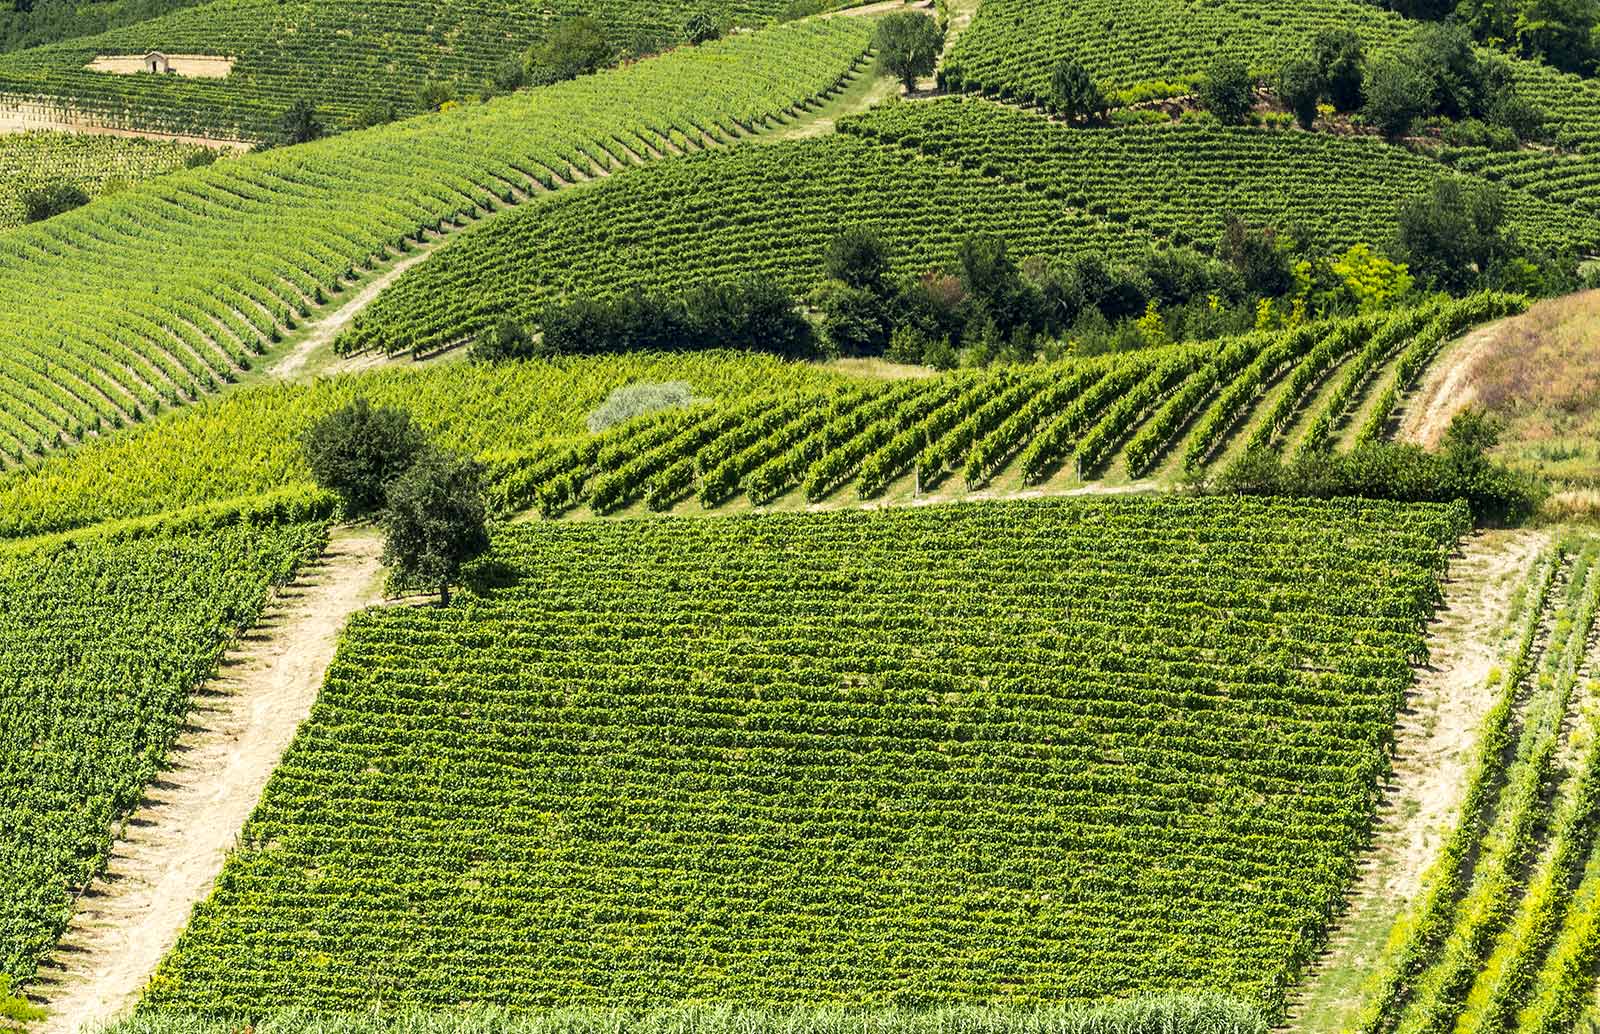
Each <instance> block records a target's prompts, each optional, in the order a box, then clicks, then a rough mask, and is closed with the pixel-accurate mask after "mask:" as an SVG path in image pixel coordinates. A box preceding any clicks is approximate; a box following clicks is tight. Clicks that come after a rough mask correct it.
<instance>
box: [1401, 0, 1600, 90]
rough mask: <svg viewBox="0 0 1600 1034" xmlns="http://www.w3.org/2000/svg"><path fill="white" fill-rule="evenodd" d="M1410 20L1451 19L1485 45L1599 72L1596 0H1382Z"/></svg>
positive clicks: (1569, 68)
mask: <svg viewBox="0 0 1600 1034" xmlns="http://www.w3.org/2000/svg"><path fill="white" fill-rule="evenodd" d="M1382 2H1383V4H1384V6H1386V7H1388V8H1389V9H1390V10H1392V11H1396V12H1398V13H1399V14H1402V15H1405V16H1406V17H1407V18H1416V19H1419V20H1422V21H1431V22H1443V21H1449V22H1451V23H1453V24H1456V25H1459V26H1461V27H1462V28H1463V29H1465V30H1466V31H1468V32H1469V33H1471V35H1472V37H1473V38H1474V39H1476V40H1477V41H1478V42H1480V43H1487V44H1491V45H1494V46H1500V47H1504V48H1506V49H1508V50H1511V51H1512V52H1513V53H1516V54H1519V55H1521V56H1522V57H1527V58H1537V59H1540V60H1543V61H1546V62H1548V63H1549V64H1552V65H1554V66H1555V67H1557V68H1559V69H1561V70H1563V71H1566V72H1575V73H1577V74H1579V75H1592V74H1594V72H1595V71H1596V70H1597V69H1600V3H1596V2H1595V0H1382Z"/></svg>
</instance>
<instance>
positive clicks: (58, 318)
mask: <svg viewBox="0 0 1600 1034" xmlns="http://www.w3.org/2000/svg"><path fill="white" fill-rule="evenodd" d="M869 32H870V27H869V26H866V25H864V24H863V23H862V21H861V19H854V18H840V19H834V20H830V21H823V22H808V23H800V24H796V25H791V26H784V27H781V28H776V29H771V30H768V31H765V32H761V33H754V34H743V35H739V36H736V37H733V38H731V39H729V40H727V41H724V42H720V43H711V44H706V45H705V46H703V47H699V48H690V49H684V50H681V51H678V52H675V53H673V54H671V55H668V56H666V57H663V58H661V59H659V60H654V61H649V62H642V63H639V64H637V65H633V66H631V67H628V68H625V69H621V70H617V71H614V72H604V73H601V74H599V75H595V76H588V77H585V78H583V79H582V80H579V81H576V82H573V83H568V84H564V85H561V86H555V87H549V88H544V89H539V90H530V91H526V92H524V93H520V94H517V95H515V96H512V97H507V98H504V99H502V100H497V101H494V102H492V103H490V104H487V105H483V106H480V107H476V108H472V109H470V110H460V111H453V112H447V113H444V114H440V115H435V116H429V117H424V118H421V119H418V120H414V121H410V122H407V123H404V124H402V125H397V126H393V127H387V128H384V129H379V130H376V131H373V132H370V133H361V134H349V135H346V136H343V137H338V138H335V139H332V140H325V141H319V142H317V143H313V144H309V145H306V146H303V147H299V148H294V149H285V150H279V151H270V152H267V153H265V154H260V155H252V156H249V157H244V158H239V159H236V160H230V161H227V162H223V163H220V164H218V165H215V166H212V167H210V168H207V169H201V170H196V171H192V172H185V173H179V174H175V175H173V176H169V177H164V178H162V179H161V180H159V181H155V182H152V183H150V184H147V185H145V186H144V187H142V188H139V189H132V190H128V191H124V192H122V193H120V194H118V195H116V196H115V197H112V198H108V199H105V200H103V201H100V202H96V203H93V204H91V205H89V206H87V207H85V208H83V209H80V210H78V211H76V212H72V213H68V214H67V215H64V216H60V217H57V218H56V219H53V220H50V221H49V222H48V223H46V224H44V225H41V226H38V227H25V228H21V229H18V230H14V231H12V232H10V233H8V234H6V235H5V237H4V239H3V240H0V462H9V463H15V462H18V461H21V460H23V459H25V458H28V457H30V456H34V455H38V454H40V453H42V452H44V451H46V450H49V449H51V448H54V447H57V446H60V445H62V444H68V443H70V442H72V441H74V440H81V439H83V438H84V437H86V436H88V435H91V434H93V433H95V432H98V431H100V430H102V429H104V428H106V427H108V426H110V427H115V426H118V425H122V424H127V423H130V422H135V421H138V420H140V419H142V418H144V417H147V416H149V415H150V414H152V413H154V412H156V411H157V410H160V409H164V408H169V407H172V406H176V405H180V404H183V403H187V402H191V401H194V400H196V399H199V398H200V397H202V396H204V395H206V394H208V393H210V392H213V391H216V390H219V389H220V388H222V387H223V386H225V385H226V384H228V383H230V382H232V381H234V380H236V379H237V377H238V376H239V374H240V372H241V371H243V370H245V369H249V368H251V367H253V366H254V365H256V364H258V363H260V362H262V361H263V360H262V356H263V355H264V354H266V353H267V352H269V351H270V350H271V348H272V345H273V343H274V342H275V341H277V340H279V339H280V338H281V337H282V335H283V334H284V332H285V331H286V330H287V329H288V328H291V327H293V326H295V325H296V324H297V323H298V322H299V321H301V320H303V319H305V318H306V317H307V315H308V314H309V313H310V312H311V311H312V309H313V308H314V307H315V306H317V305H318V304H320V303H322V302H323V301H325V300H327V299H330V298H333V297H336V296H338V295H340V294H342V293H344V292H346V291H348V290H349V287H350V283H351V281H352V278H354V277H356V276H358V275H360V274H361V273H362V272H363V271H365V270H367V269H370V268H371V267H372V266H373V264H374V262H375V260H377V259H380V258H384V257H388V256H392V255H394V254H396V253H404V252H405V251H407V250H409V249H410V248H411V247H412V246H413V245H414V243H415V242H416V241H418V240H421V239H424V238H425V237H426V236H427V235H429V234H432V233H436V232H438V231H440V230H441V229H445V228H447V227H448V226H449V225H450V224H452V223H453V222H458V221H464V220H467V219H469V218H470V217H471V216H473V215H474V214H477V213H481V212H483V211H485V210H489V209H493V208H496V207H500V206H503V205H505V204H508V203H510V202H512V201H515V200H516V199H517V198H519V197H520V196H522V195H524V194H527V193H530V192H538V191H541V190H544V189H546V188H547V187H551V186H559V185H560V184H561V183H563V182H565V181H568V180H572V179H581V178H584V177H586V176H590V175H595V174H599V173H602V172H603V171H604V170H606V169H608V168H611V167H616V166H620V165H623V164H626V163H630V162H634V161H641V160H645V157H646V156H648V155H650V154H652V153H659V152H660V151H671V150H683V149H696V148H698V147H701V146H704V145H705V144H707V143H709V142H713V141H715V140H728V139H733V138H737V137H740V136H744V135H748V134H749V133H751V132H753V131H756V130H757V129H759V128H760V127H761V126H763V125H764V124H766V123H768V122H769V121H770V120H772V119H775V118H779V117H788V116H787V115H786V113H789V112H792V110H793V109H795V108H796V106H797V105H801V104H804V103H807V102H808V101H810V100H812V99H814V98H817V97H819V96H820V95H823V94H825V93H829V92H830V91H833V90H835V89H837V88H838V87H839V85H840V83H841V82H842V81H843V80H844V79H845V77H846V76H847V74H848V73H849V72H850V70H851V69H852V68H853V67H854V66H855V65H856V64H857V63H858V62H859V61H860V59H861V57H862V55H863V52H864V51H865V49H866V46H867V37H868V33H869ZM731 62H732V63H737V64H738V65H739V67H740V69H741V75H740V76H738V77H730V76H728V75H727V74H726V69H727V68H728V67H729V64H730V63H731ZM531 127H536V128H531ZM152 256H159V260H158V261H152Z"/></svg>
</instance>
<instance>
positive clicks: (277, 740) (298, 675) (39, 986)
mask: <svg viewBox="0 0 1600 1034" xmlns="http://www.w3.org/2000/svg"><path fill="white" fill-rule="evenodd" d="M381 549H382V540H381V538H380V536H379V535H378V534H377V533H376V532H375V531H372V530H370V529H364V530H359V531H348V530H345V531H336V532H335V533H334V535H333V538H332V541H331V542H330V543H329V546H328V549H327V550H326V551H325V552H324V553H323V555H322V557H321V558H320V559H319V560H317V561H315V562H313V563H312V564H310V565H308V566H307V567H306V568H305V569H304V570H302V572H301V574H300V576H299V578H298V579H296V581H295V582H294V583H293V584H291V585H290V586H288V587H286V588H285V589H283V590H281V591H280V592H279V593H278V594H277V595H276V597H275V598H274V600H273V601H272V603H271V604H270V605H269V606H268V608H267V610H266V613H265V614H264V615H263V617H262V620H261V621H260V623H259V624H257V626H256V627H255V628H254V629H252V630H251V631H250V632H249V633H247V634H246V635H245V636H244V637H243V639H242V641H241V642H239V643H238V644H237V645H236V646H235V647H234V648H233V649H232V650H230V651H229V652H228V654H227V656H226V657H225V659H224V661H223V665H222V670H221V672H220V674H219V675H218V676H217V677H216V678H214V679H212V680H211V681H210V682H209V683H208V684H207V685H206V686H205V687H204V688H203V689H202V690H201V691H200V692H199V693H197V694H196V695H195V698H194V701H193V703H192V705H191V710H190V713H189V728H188V730H187V731H185V732H184V733H183V735H182V736H180V737H179V739H178V742H177V744H176V745H175V746H174V748H173V750H172V753H171V755H170V756H169V766H170V767H169V768H167V769H166V770H165V771H163V772H162V773H161V774H160V775H159V777H158V778H157V779H156V780H155V781H154V782H153V783H152V784H151V786H150V787H149V788H148V791H147V794H146V798H145V800H144V801H143V802H142V803H141V804H140V806H139V807H138V808H137V809H136V810H135V812H134V813H133V815H131V816H130V817H129V818H128V820H127V822H126V823H125V825H124V827H123V829H122V831H121V834H120V836H118V838H117V840H116V842H115V843H114V845H113V847H112V851H111V856H110V862H109V864H108V865H107V867H106V871H105V873H104V874H103V875H102V876H100V877H99V878H97V879H96V880H95V881H94V883H93V884H92V885H91V886H90V887H89V889H88V891H86V892H85V893H84V894H83V896H81V897H80V898H79V899H78V903H77V907H76V909H75V911H74V913H73V917H72V920H71V922H70V924H69V925H68V927H67V931H66V933H65V934H64V935H63V936H62V939H61V943H60V945H59V947H58V949H57V951H56V953H55V955H54V956H53V959H52V964H50V965H47V967H46V968H44V969H42V970H41V973H40V977H41V979H40V981H39V982H38V983H36V984H35V985H33V986H31V987H30V991H32V992H33V993H36V994H39V995H42V996H43V997H44V998H45V999H46V1003H45V1004H46V1007H47V1008H48V1009H49V1015H48V1016H47V1017H46V1019H45V1020H44V1021H43V1022H42V1023H41V1024H40V1025H39V1026H38V1027H37V1028H36V1031H37V1034H73V1032H75V1031H77V1030H79V1029H82V1028H84V1027H85V1025H90V1026H93V1025H96V1024H99V1023H101V1022H104V1021H106V1020H109V1019H112V1018H114V1017H116V1016H117V1015H119V1014H121V1013H122V1012H123V1011H125V1010H126V1009H127V1008H129V1007H130V1006H131V1005H133V1003H134V1001H135V999H136V998H137V996H138V994H139V992H140V990H141V989H143V987H144V985H145V984H146V982H147V981H148V980H149V979H150V976H151V974H152V973H154V972H155V968H156V965H157V964H158V963H159V962H160V961H161V959H162V957H163V956H164V955H165V954H166V953H167V951H168V950H170V949H171V947H172V945H173V944H174V943H175V942H176V941H177V938H178V934H179V933H180V932H181V931H182V930H183V927H184V925H185V924H186V923H187V922H188V920H189V914H190V912H191V911H192V910H193V908H194V906H195V904H196V903H197V902H199V901H201V900H202V899H203V898H204V897H205V896H206V895H207V894H209V893H210V891H211V888H212V886H213V884H214V883H215V881H216V878H217V874H218V872H220V871H221V868H222V862H223V859H224V858H225V857H226V856H227V853H228V851H229V850H230V849H231V848H232V847H233V846H234V844H235V843H236V842H237V839H238V836H239V831H240V829H241V828H243V826H244V823H245V819H246V818H248V817H249V815H250V812H251V811H252V810H253V809H254V808H255V806H256V803H257V801H259V800H260V798H261V792H262V790H263V789H264V788H265V787H266V784H267V779H268V778H269V777H270V776H271V775H272V771H273V769H275V768H276V767H277V765H278V761H279V760H280V759H281V758H282V757H283V753H284V751H285V750H287V749H288V746H289V743H290V741H291V740H292V739H293V738H294V734H295V731H296V730H297V729H298V728H299V727H300V723H301V722H302V721H304V720H305V718H306V716H307V715H308V714H309V713H310V711H311V705H312V704H313V703H314V702H315V701H316V698H317V692H318V690H319V689H320V688H321V686H322V680H323V676H324V675H325V674H326V672H327V670H328V665H329V664H330V663H331V662H332V661H333V654H334V649H335V647H336V646H337V644H338V639H339V633H340V632H341V631H342V630H343V628H344V626H345V622H346V620H347V619H348V618H349V616H350V615H351V614H353V613H355V612H356V611H357V610H361V609H363V608H365V607H368V606H372V605H374V604H377V603H379V602H381V600H382V595H381V588H382V580H381V576H380V569H379V564H378V556H379V553H380V551H381ZM30 1030H31V1031H32V1030H34V1029H33V1028H30Z"/></svg>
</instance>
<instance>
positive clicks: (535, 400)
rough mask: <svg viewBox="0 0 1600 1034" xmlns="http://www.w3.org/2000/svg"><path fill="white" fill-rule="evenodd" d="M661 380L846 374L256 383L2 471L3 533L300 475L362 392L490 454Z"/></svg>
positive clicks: (413, 376)
mask: <svg viewBox="0 0 1600 1034" xmlns="http://www.w3.org/2000/svg"><path fill="white" fill-rule="evenodd" d="M663 381H684V382H687V383H688V384H689V385H690V386H691V387H692V389H693V392H694V396H695V397H696V398H697V399H701V400H704V401H706V402H733V401H735V400H737V399H740V398H742V397H746V396H752V395H766V394H768V393H772V392H777V393H794V394H796V395H801V394H806V393H809V392H811V391H814V390H817V389H819V388H824V387H831V386H834V385H838V384H844V383H851V379H850V378H847V377H845V376H843V375H841V374H839V373H836V372H833V371H830V370H827V369H824V368H822V367H818V366H812V365H807V364H800V363H784V362H781V361H780V360H778V359H775V358H772V357H770V356H761V355H749V354H738V355H734V354H725V353H719V354H698V355H678V356H653V355H628V356H608V357H605V358H582V357H568V358H562V359H555V360H548V361H542V362H538V363H527V364H522V363H517V364H511V365H506V366H488V365H480V364H459V365H453V366H442V367H436V368H431V369H405V368H400V369H385V370H374V371H370V372H368V373H364V374H361V375H360V376H349V375H347V376H341V377H335V378H327V379H321V380H316V381H313V382H310V383H293V384H287V383H280V384H269V385H262V386H256V387H251V388H248V389H245V390H241V391H237V392H233V393H231V394H228V395H226V396H223V397H221V398H213V399H208V400H206V401H204V402H202V403H201V404H200V405H196V406H191V407H187V408H185V409H184V410H182V411H180V412H177V413H174V414H172V415H171V416H170V417H169V418H168V419H165V420H160V421H155V422H151V423H147V424H145V425H143V426H141V427H139V428H136V429H134V430H132V431H131V432H129V433H127V434H122V435H113V436H107V437H106V438H103V439H99V440H95V441H92V442H90V443H88V444H87V445H84V446H81V447H79V448H77V449H74V450H71V451H69V452H63V453H57V454H55V455H52V456H50V457H49V458H48V459H46V460H43V461H42V462H40V463H38V464H36V465H34V466H31V467H28V468H24V469H20V470H14V471H9V472H3V473H0V539H4V538H9V537H16V536H27V535H36V534H40V533H43V532H55V531H62V530H66V529H71V528H78V527H82V526H84V525H88V524H94V523H97V522H100V521H111V520H119V519H123V518H130V517H146V516H150V515H153V514H158V513H162V512H165V511H168V510H175V509H180V508H184V507H191V506H198V505H202V504H210V503H218V502H222V501H226V500H230V499H237V498H243V497H248V496H254V495H258V494H260V493H263V492H270V491H274V490H278V489H287V488H293V487H296V486H303V485H305V484H307V483H308V482H309V480H310V473H309V472H308V471H307V469H306V466H305V460H304V459H303V458H302V456H301V454H300V447H299V439H300V436H301V434H302V433H304V431H305V430H306V429H307V428H308V427H310V426H311V425H312V423H314V422H315V421H316V420H317V419H318V418H319V417H322V416H325V415H327V414H328V413H330V412H331V411H333V410H334V409H336V408H338V407H339V406H341V405H344V404H345V403H347V402H349V401H350V400H352V399H353V398H355V397H356V396H358V395H360V396H363V397H365V398H367V399H369V400H370V401H371V402H372V403H373V404H374V405H385V406H402V407H404V408H405V409H406V410H407V411H408V412H409V413H411V414H412V416H413V417H415V419H416V420H417V421H418V423H420V424H421V425H422V426H423V427H424V428H425V429H427V431H428V432H429V433H430V434H432V435H433V437H434V439H435V440H436V441H437V442H438V443H439V444H440V445H443V446H446V447H449V448H454V449H459V450H462V451H465V452H467V453H470V454H474V455H479V456H482V457H484V458H485V459H487V460H495V459H496V457H506V456H509V457H522V456H524V455H526V454H527V453H528V452H530V451H533V450H537V449H540V448H543V447H545V446H548V445H549V443H551V442H553V441H564V440H566V439H570V438H573V437H575V436H578V435H581V434H584V433H585V430H586V428H585V420H586V418H587V416H588V415H589V413H590V412H591V411H592V410H594V409H595V408H596V407H597V406H599V405H600V404H601V403H602V402H603V401H604V400H605V399H606V397H607V396H608V395H609V394H610V393H611V392H612V391H614V390H616V389H618V388H621V387H624V386H626V385H628V384H631V383H638V382H645V383H659V382H663Z"/></svg>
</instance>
